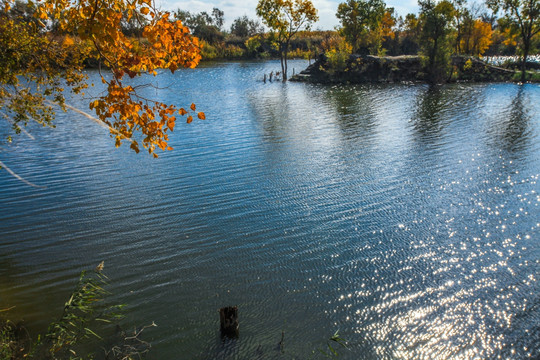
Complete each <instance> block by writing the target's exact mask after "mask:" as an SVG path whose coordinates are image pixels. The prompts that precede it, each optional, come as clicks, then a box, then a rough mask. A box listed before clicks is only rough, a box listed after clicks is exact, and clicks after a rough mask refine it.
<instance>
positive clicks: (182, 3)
mask: <svg viewBox="0 0 540 360" xmlns="http://www.w3.org/2000/svg"><path fill="white" fill-rule="evenodd" d="M311 1H312V2H313V5H314V6H315V8H317V10H318V11H319V21H318V22H317V23H315V25H314V26H313V30H332V29H334V27H335V26H337V25H338V24H339V21H338V19H337V18H336V11H337V7H338V4H339V3H341V2H343V1H344V0H311ZM156 2H157V5H158V6H161V9H162V10H176V9H182V10H187V11H189V12H194V13H198V12H201V11H206V12H208V13H211V12H212V9H213V8H215V7H217V8H218V9H220V10H222V11H223V12H224V13H225V25H224V27H225V29H230V27H231V24H232V23H233V21H234V19H236V18H237V17H240V16H243V15H247V16H248V17H249V18H251V19H257V15H256V14H255V8H256V7H257V3H258V0H212V1H201V0H156ZM385 2H386V6H388V7H393V8H394V9H396V12H397V14H398V15H402V16H405V15H407V14H408V13H411V12H412V13H415V14H416V13H418V2H417V0H401V1H399V0H386V1H385ZM258 20H259V21H260V19H258Z"/></svg>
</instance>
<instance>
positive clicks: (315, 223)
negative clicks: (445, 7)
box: [0, 61, 540, 359]
mask: <svg viewBox="0 0 540 360" xmlns="http://www.w3.org/2000/svg"><path fill="white" fill-rule="evenodd" d="M306 66H307V62H305V61H293V62H291V64H290V66H289V67H290V69H292V68H295V71H296V72H299V71H300V70H302V69H303V68H305V67H306ZM278 69H279V63H278V62H275V61H268V62H245V63H225V64H222V63H216V64H204V65H203V66H201V67H200V68H197V69H194V70H184V71H178V72H176V73H175V74H174V75H170V74H163V75H160V76H159V77H158V78H156V79H154V80H155V82H156V85H157V87H155V88H146V89H143V90H142V91H143V92H144V94H145V95H146V96H151V97H153V98H155V99H159V100H162V101H164V102H170V103H174V104H177V105H180V106H189V104H191V102H195V103H196V104H197V106H198V110H202V111H205V113H206V117H207V120H206V121H199V120H196V121H194V122H193V123H192V124H186V123H184V122H182V121H180V122H179V123H178V124H177V126H176V128H175V131H174V133H173V135H172V136H171V145H172V146H173V147H174V151H171V152H167V153H162V154H161V155H160V157H159V159H152V158H151V157H150V156H148V155H147V154H144V153H141V154H138V155H137V154H135V153H133V152H132V151H130V150H129V146H127V145H123V146H122V147H121V148H119V149H115V148H114V141H113V140H112V139H110V138H109V136H108V132H107V130H105V129H103V128H102V127H100V126H99V125H97V124H96V123H94V122H92V121H91V120H89V119H87V118H85V117H84V116H81V115H80V114H77V113H75V112H71V111H68V112H67V113H65V114H64V113H60V114H58V117H57V121H56V125H57V128H56V129H48V128H39V127H38V126H34V125H31V126H30V127H29V131H30V132H31V133H32V134H33V135H34V136H35V140H31V139H30V138H28V137H26V136H24V135H20V136H18V137H17V138H16V139H15V141H14V143H13V144H12V145H9V146H8V145H6V144H3V145H1V148H0V160H1V161H3V162H4V163H5V164H6V165H7V166H9V167H10V168H11V169H12V170H13V171H15V172H16V173H17V174H19V175H20V176H22V177H24V178H25V179H27V180H28V181H31V182H33V183H35V184H37V185H40V186H45V187H46V189H39V188H33V187H30V186H27V185H25V184H24V183H22V182H21V181H18V180H17V179H15V178H13V177H12V176H10V175H9V174H8V173H7V172H5V171H2V172H0V309H1V308H6V307H10V306H15V308H14V309H13V310H12V311H11V317H12V318H15V319H21V318H23V319H25V320H26V324H27V326H29V327H30V328H31V330H32V331H34V332H38V331H44V329H45V328H46V325H47V323H48V322H49V321H51V320H53V319H56V318H58V316H59V315H60V313H61V311H62V307H63V304H64V302H65V301H66V300H67V297H68V296H69V294H70V292H71V290H72V289H73V287H74V284H75V282H76V279H77V276H78V274H79V272H80V271H81V270H83V269H88V268H94V267H95V266H96V265H97V264H98V263H99V262H100V261H102V260H104V261H105V273H106V274H107V275H108V276H109V278H110V279H111V286H110V290H111V291H112V292H113V295H112V300H115V301H119V302H121V303H126V304H128V310H127V317H126V319H125V320H124V324H136V325H140V326H142V325H146V324H150V323H151V322H152V321H154V322H155V323H156V324H157V325H158V327H156V328H152V329H147V330H146V331H145V339H146V340H149V341H151V342H152V350H151V352H150V358H151V359H276V358H283V359H292V358H297V359H305V358H309V357H310V356H312V352H313V351H317V349H325V347H326V340H327V339H328V338H329V337H330V336H331V335H332V334H334V332H335V331H337V330H339V334H340V335H341V336H342V337H343V338H345V339H347V341H348V344H349V347H350V349H349V350H345V349H341V348H339V347H338V351H339V353H340V355H341V358H342V359H412V358H415V359H449V358H453V359H472V358H482V359H485V358H494V359H495V358H514V359H522V358H527V357H531V358H535V357H536V358H538V357H539V356H540V342H539V341H538V339H540V282H539V277H540V246H539V242H540V183H539V180H540V179H539V177H540V141H539V140H540V87H539V86H538V85H516V84H453V85H448V86H444V87H440V88H429V87H428V86H426V85H421V84H415V85H407V84H396V85H359V86H352V85H351V86H321V85H312V84H303V83H290V82H289V83H286V84H283V83H281V82H274V83H266V84H265V83H263V82H262V81H261V79H262V76H263V74H264V73H269V72H270V71H272V70H274V71H275V70H278ZM90 76H91V78H93V79H97V74H96V73H91V74H90ZM96 86H98V85H97V84H96ZM94 91H97V90H94ZM88 102H89V101H88V99H86V100H84V101H81V100H80V99H76V100H71V101H70V104H71V105H73V106H75V107H78V108H80V109H82V110H85V111H88V110H87V109H88V105H87V103H88ZM227 305H237V306H238V307H239V319H240V337H239V338H238V339H237V340H222V339H221V337H220V335H219V316H218V311H217V310H218V309H219V308H220V307H223V306H227ZM282 333H283V346H282V348H281V349H280V346H279V342H280V340H281V339H282ZM320 357H322V356H320V354H319V353H316V354H315V355H314V358H320Z"/></svg>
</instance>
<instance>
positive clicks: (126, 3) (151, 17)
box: [0, 0, 205, 157]
mask: <svg viewBox="0 0 540 360" xmlns="http://www.w3.org/2000/svg"><path fill="white" fill-rule="evenodd" d="M12 4H14V0H4V1H3V2H2V3H1V4H0V5H3V6H0V10H3V12H4V13H8V12H9V10H10V8H11V5H12ZM32 5H33V6H34V5H35V14H34V16H35V18H36V21H39V23H41V24H43V27H42V29H41V30H31V29H30V28H28V31H26V32H25V33H24V36H26V37H28V40H25V44H27V45H26V48H25V49H24V50H25V51H26V52H27V53H28V54H31V55H33V58H36V61H35V62H33V63H32V66H26V67H21V66H18V72H17V73H16V74H17V75H18V76H23V77H27V78H29V79H33V78H35V76H33V75H32V74H33V73H39V74H45V75H44V76H43V77H42V78H39V79H38V80H39V81H40V84H41V85H47V84H51V86H55V85H54V84H57V83H58V82H59V79H60V78H63V79H65V80H67V81H66V82H67V83H68V85H70V84H71V85H73V86H74V88H73V89H72V90H75V92H79V91H81V89H83V88H84V87H85V86H86V84H85V82H84V80H85V77H84V67H85V61H86V60H87V59H88V58H92V59H94V60H95V61H97V62H98V63H99V64H100V68H101V64H102V65H103V68H106V69H109V70H110V71H111V72H112V77H111V79H110V80H106V78H107V77H104V76H102V77H101V79H102V82H103V83H104V85H105V86H106V89H107V91H106V93H105V94H104V95H102V96H100V97H98V98H96V99H94V100H92V101H91V102H90V104H89V107H90V109H92V110H94V111H95V112H96V115H97V117H98V118H99V119H100V120H101V121H103V122H104V123H106V124H107V125H109V126H110V128H111V129H113V130H111V136H113V137H115V139H116V145H117V146H119V145H120V144H121V143H122V140H123V139H130V142H131V148H132V149H133V150H135V151H137V152H138V151H139V147H140V146H142V147H144V148H145V149H147V150H148V152H149V153H150V154H153V155H154V156H156V157H157V154H156V153H155V150H156V149H161V150H170V149H171V148H170V147H169V146H168V140H169V139H168V132H170V131H173V130H174V128H175V123H176V116H175V114H176V113H178V114H180V115H181V116H185V115H189V116H188V118H187V122H188V123H190V122H192V121H193V116H192V115H190V114H189V113H188V111H186V110H185V109H184V108H177V107H176V106H174V105H170V104H165V103H162V102H160V101H158V100H149V99H145V98H142V97H140V96H139V95H138V94H137V92H136V89H135V88H134V87H132V86H130V85H127V84H124V77H125V76H126V75H127V76H128V77H130V78H133V77H136V76H140V75H142V74H144V73H147V74H153V75H156V74H157V72H156V70H157V69H168V70H170V71H171V72H174V71H176V70H177V69H178V68H182V67H183V68H193V67H195V66H197V64H198V63H199V61H200V59H201V56H200V44H199V41H198V39H197V38H195V37H194V36H192V35H191V34H190V31H189V29H188V28H187V27H185V26H184V25H183V24H182V23H181V22H180V21H173V20H171V19H169V14H168V13H167V12H163V11H160V10H158V9H157V8H156V6H155V4H154V3H153V2H152V1H151V0H78V1H76V2H73V1H70V0H37V1H36V2H35V4H34V3H32ZM2 7H3V8H2ZM136 14H137V16H144V17H145V23H146V26H145V27H144V30H143V37H142V38H132V37H128V36H126V35H125V34H124V33H123V32H122V26H121V24H122V22H123V21H126V20H127V21H129V20H130V19H131V18H132V17H133V16H135V15H136ZM0 20H2V21H4V18H2V19H0ZM53 23H54V24H55V28H53V27H52V26H50V25H51V24H53ZM45 24H48V27H47V26H45ZM2 29H3V27H0V31H3V30H2ZM24 29H26V28H24ZM8 30H9V29H8V28H7V27H6V31H8ZM0 35H1V34H0ZM6 36H7V35H6ZM15 36H23V35H22V34H21V35H16V34H15ZM33 39H36V41H35V40H33ZM14 40H16V39H14ZM37 40H39V41H37ZM14 43H15V45H16V44H18V42H17V41H14ZM28 44H30V45H32V44H36V49H32V48H28V47H29V46H28ZM15 45H14V48H17V49H19V48H21V47H16V46H15ZM38 46H39V48H38ZM41 49H51V51H48V52H44V51H43V50H41ZM28 54H26V53H25V54H15V55H16V56H18V57H19V58H22V57H24V56H26V57H28ZM38 57H39V58H38ZM8 60H9V59H8ZM49 64H53V65H49ZM43 66H47V68H40V67H43ZM55 69H59V70H58V71H56V70H55ZM26 72H28V73H26ZM6 79H7V75H6ZM0 80H2V79H1V78H0ZM4 83H7V80H6V81H5V82H4V81H3V80H2V81H0V89H2V88H3V84H4ZM12 84H15V85H16V86H22V85H21V84H19V83H18V82H15V81H12ZM54 91H55V92H56V93H61V92H62V91H63V89H62V88H60V87H58V86H55V87H54ZM51 93H52V92H51ZM46 94H47V93H45V95H46ZM60 95H61V94H60ZM36 98H37V99H38V101H45V98H43V99H41V98H40V97H36ZM40 99H41V100H40ZM1 100H2V99H1V98H0V101H1ZM51 100H52V102H55V103H57V104H59V105H60V106H63V96H58V97H55V98H53V99H51ZM39 106H40V104H36V107H39ZM189 109H190V111H189V112H193V113H194V112H195V105H194V104H192V105H191V107H190V108H189ZM17 111H20V112H21V113H27V114H29V117H31V116H32V107H31V106H30V105H29V106H28V107H27V108H26V109H19V108H17ZM197 117H198V118H199V119H203V120H204V119H205V114H204V113H203V112H199V113H197ZM135 139H137V140H135Z"/></svg>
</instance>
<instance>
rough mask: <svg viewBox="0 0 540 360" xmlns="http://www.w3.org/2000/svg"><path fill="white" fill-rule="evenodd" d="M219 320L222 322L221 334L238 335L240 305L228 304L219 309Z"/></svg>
mask: <svg viewBox="0 0 540 360" xmlns="http://www.w3.org/2000/svg"><path fill="white" fill-rule="evenodd" d="M219 320H220V323H221V335H224V336H228V337H238V334H239V333H238V328H239V325H238V307H236V306H227V307H224V308H221V309H219Z"/></svg>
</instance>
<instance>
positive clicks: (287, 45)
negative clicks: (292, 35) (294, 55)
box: [282, 41, 289, 82]
mask: <svg viewBox="0 0 540 360" xmlns="http://www.w3.org/2000/svg"><path fill="white" fill-rule="evenodd" d="M288 52H289V41H287V42H285V45H284V49H283V57H284V61H283V64H282V70H283V82H286V81H287V53H288Z"/></svg>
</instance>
